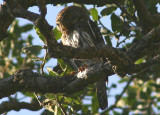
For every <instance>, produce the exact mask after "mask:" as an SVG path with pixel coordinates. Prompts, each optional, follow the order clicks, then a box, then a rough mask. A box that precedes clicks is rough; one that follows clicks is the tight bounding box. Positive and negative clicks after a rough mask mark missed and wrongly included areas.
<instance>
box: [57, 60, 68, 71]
mask: <svg viewBox="0 0 160 115" xmlns="http://www.w3.org/2000/svg"><path fill="white" fill-rule="evenodd" d="M57 61H58V63H59V64H60V67H61V68H62V70H63V71H65V70H66V64H65V63H64V61H63V59H57Z"/></svg>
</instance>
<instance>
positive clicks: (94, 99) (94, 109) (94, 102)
mask: <svg viewBox="0 0 160 115" xmlns="http://www.w3.org/2000/svg"><path fill="white" fill-rule="evenodd" d="M91 107H92V114H94V115H95V114H96V113H98V109H99V104H98V100H97V96H96V93H94V94H93V97H92V105H91Z"/></svg>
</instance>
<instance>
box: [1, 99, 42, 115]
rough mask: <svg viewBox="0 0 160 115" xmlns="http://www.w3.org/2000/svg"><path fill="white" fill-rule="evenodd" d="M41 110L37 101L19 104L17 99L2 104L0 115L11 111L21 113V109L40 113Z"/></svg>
mask: <svg viewBox="0 0 160 115" xmlns="http://www.w3.org/2000/svg"><path fill="white" fill-rule="evenodd" d="M41 108H42V107H41V106H40V105H39V103H38V102H37V101H36V100H35V101H33V102H31V103H26V102H19V101H18V100H16V99H13V98H10V99H9V101H5V102H2V103H1V104H0V114H2V113H4V112H8V111H11V110H15V111H19V110H20V109H28V110H31V111H38V110H40V109H41Z"/></svg>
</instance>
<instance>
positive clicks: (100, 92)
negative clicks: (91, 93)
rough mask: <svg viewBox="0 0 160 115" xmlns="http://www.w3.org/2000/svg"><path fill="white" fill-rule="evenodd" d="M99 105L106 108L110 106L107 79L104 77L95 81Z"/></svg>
mask: <svg viewBox="0 0 160 115" xmlns="http://www.w3.org/2000/svg"><path fill="white" fill-rule="evenodd" d="M95 88H96V92H97V98H98V102H99V107H100V108H101V109H102V110H104V109H106V108H107V107H108V99H107V91H106V80H105V79H102V80H99V81H97V82H96V83H95Z"/></svg>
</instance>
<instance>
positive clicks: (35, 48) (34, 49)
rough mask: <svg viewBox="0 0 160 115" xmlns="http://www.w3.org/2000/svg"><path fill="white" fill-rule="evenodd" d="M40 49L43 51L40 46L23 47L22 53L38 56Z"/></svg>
mask: <svg viewBox="0 0 160 115" xmlns="http://www.w3.org/2000/svg"><path fill="white" fill-rule="evenodd" d="M42 49H43V48H42V46H39V45H34V46H26V47H23V48H22V51H23V52H24V53H27V54H30V55H35V56H37V55H38V54H40V52H41V50H42Z"/></svg>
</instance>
